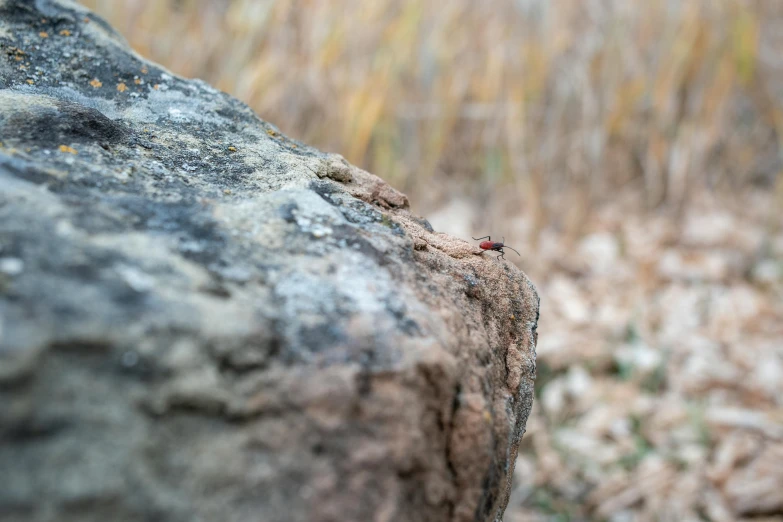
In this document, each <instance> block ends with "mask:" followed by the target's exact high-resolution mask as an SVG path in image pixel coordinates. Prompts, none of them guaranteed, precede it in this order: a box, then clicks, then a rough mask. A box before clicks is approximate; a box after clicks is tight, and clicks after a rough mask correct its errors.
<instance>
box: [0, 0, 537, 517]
mask: <svg viewBox="0 0 783 522" xmlns="http://www.w3.org/2000/svg"><path fill="white" fill-rule="evenodd" d="M0 142H1V143H2V144H1V145H0V470H2V474H1V476H2V487H0V519H3V520H20V521H23V520H52V521H54V520H56V521H69V520H78V521H89V520H96V521H102V522H103V521H107V520H111V521H136V520H139V521H140V520H150V521H152V520H154V521H180V520H182V521H191V520H205V521H206V520H220V521H224V522H227V521H249V520H262V521H270V522H277V521H286V522H291V521H323V522H326V521H340V522H344V521H363V522H364V521H407V520H411V521H439V520H444V521H445V520H454V521H463V520H464V521H468V520H481V521H484V520H487V521H491V520H499V519H500V517H501V516H502V511H503V509H504V506H505V503H506V501H507V495H508V490H509V481H510V480H511V475H512V471H513V467H514V460H515V457H516V452H517V445H518V442H519V439H520V437H521V436H522V433H523V432H524V426H525V421H526V419H527V416H528V413H529V410H530V405H531V401H532V393H533V391H532V390H533V388H532V383H533V378H534V373H535V356H534V347H535V341H536V320H537V310H538V297H537V295H536V292H535V290H534V288H533V286H532V285H531V283H530V282H529V280H528V279H527V278H526V277H525V275H524V274H523V273H522V272H520V271H519V270H517V269H516V268H514V267H513V266H512V265H511V264H509V263H506V262H503V261H496V260H494V259H492V258H491V257H490V256H480V255H475V254H476V253H477V251H476V249H475V246H472V245H471V244H469V243H466V242H464V241H461V240H458V239H455V238H452V237H448V236H446V235H444V234H438V233H435V232H433V230H432V227H431V226H429V223H427V221H426V220H424V219H422V218H419V217H417V216H414V215H413V214H411V212H410V211H409V210H408V201H407V199H406V198H405V196H404V195H402V194H400V193H399V192H397V191H396V190H394V189H392V188H391V187H390V186H389V185H387V184H386V183H384V182H383V181H382V180H381V179H380V178H377V177H376V176H373V175H371V174H369V173H367V172H364V171H362V170H360V169H358V168H356V167H353V166H351V165H349V164H348V163H347V162H346V161H345V160H343V159H342V158H341V157H340V156H338V155H329V154H324V153H321V152H319V151H317V150H315V149H313V148H311V147H308V146H306V145H304V144H302V143H299V142H297V141H295V140H292V139H290V138H288V137H286V136H284V135H283V134H281V133H280V132H279V131H278V130H277V129H276V128H275V127H274V126H272V125H270V124H269V123H266V122H264V121H262V120H260V119H259V118H258V117H257V116H256V115H255V114H254V113H253V112H252V111H251V110H250V109H248V108H247V107H246V106H244V105H243V104H242V103H240V102H238V101H236V100H234V99H232V98H231V97H229V96H227V95H225V94H223V93H220V92H218V91H216V90H215V89H213V88H211V87H209V86H208V85H206V84H204V83H202V82H200V81H195V80H184V79H181V78H178V77H176V76H174V75H173V74H171V73H168V72H166V71H165V70H164V69H162V68H161V67H159V66H157V65H155V64H152V63H149V62H146V61H145V60H143V59H142V58H140V57H139V56H137V55H136V54H134V53H133V52H132V51H130V50H128V49H127V47H126V45H125V43H124V42H123V41H122V39H121V37H119V36H118V35H117V34H116V33H115V32H114V31H113V30H112V29H111V28H110V27H109V26H108V25H107V24H106V23H105V22H103V21H102V20H100V19H99V18H97V17H96V16H95V15H93V14H91V13H90V12H88V11H86V10H85V9H83V8H82V7H80V6H78V5H77V4H75V3H71V2H66V1H64V0H60V1H45V0H37V1H32V0H28V1H24V0H0Z"/></svg>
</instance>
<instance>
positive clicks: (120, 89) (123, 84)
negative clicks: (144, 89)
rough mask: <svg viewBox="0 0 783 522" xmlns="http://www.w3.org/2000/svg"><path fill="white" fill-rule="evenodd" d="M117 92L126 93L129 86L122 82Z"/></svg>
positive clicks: (118, 85)
mask: <svg viewBox="0 0 783 522" xmlns="http://www.w3.org/2000/svg"><path fill="white" fill-rule="evenodd" d="M117 90H118V91H120V92H125V91H127V90H128V86H127V85H125V83H124V82H120V83H118V84H117Z"/></svg>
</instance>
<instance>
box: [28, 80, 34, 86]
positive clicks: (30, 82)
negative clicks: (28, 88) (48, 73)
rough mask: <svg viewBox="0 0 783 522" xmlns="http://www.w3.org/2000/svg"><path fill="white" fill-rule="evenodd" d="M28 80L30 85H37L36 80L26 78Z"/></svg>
mask: <svg viewBox="0 0 783 522" xmlns="http://www.w3.org/2000/svg"><path fill="white" fill-rule="evenodd" d="M26 81H27V83H28V84H29V85H35V82H34V81H33V80H30V79H28V80H26Z"/></svg>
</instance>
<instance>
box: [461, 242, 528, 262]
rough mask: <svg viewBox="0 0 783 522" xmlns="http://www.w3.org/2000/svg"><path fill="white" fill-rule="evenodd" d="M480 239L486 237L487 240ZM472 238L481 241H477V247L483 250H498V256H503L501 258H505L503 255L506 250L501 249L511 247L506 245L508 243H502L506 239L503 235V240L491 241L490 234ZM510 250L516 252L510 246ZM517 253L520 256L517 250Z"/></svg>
mask: <svg viewBox="0 0 783 522" xmlns="http://www.w3.org/2000/svg"><path fill="white" fill-rule="evenodd" d="M471 237H473V236H471ZM482 239H486V240H487V241H481V240H482ZM473 240H474V241H481V243H479V248H480V249H481V250H484V251H486V250H491V251H493V252H500V255H499V256H498V257H499V258H503V259H505V255H506V252H505V251H503V249H504V248H511V247H510V246H508V245H506V244H505V243H504V241H505V240H506V238H505V237H504V238H503V241H500V242H497V241H492V237H490V236H484V237H474V238H473ZM511 250H514V252H517V251H516V250H515V249H513V248H511ZM482 253H483V252H482ZM517 255H518V256H520V257H521V256H522V254H520V253H519V252H517Z"/></svg>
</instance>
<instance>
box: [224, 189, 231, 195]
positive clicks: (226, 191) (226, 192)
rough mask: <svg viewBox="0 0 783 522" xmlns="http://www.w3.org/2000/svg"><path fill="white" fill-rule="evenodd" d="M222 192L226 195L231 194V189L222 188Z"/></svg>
mask: <svg viewBox="0 0 783 522" xmlns="http://www.w3.org/2000/svg"><path fill="white" fill-rule="evenodd" d="M223 194H226V195H228V194H231V190H229V189H223Z"/></svg>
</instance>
